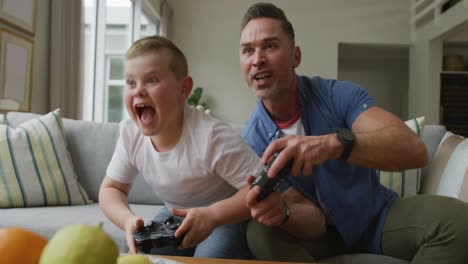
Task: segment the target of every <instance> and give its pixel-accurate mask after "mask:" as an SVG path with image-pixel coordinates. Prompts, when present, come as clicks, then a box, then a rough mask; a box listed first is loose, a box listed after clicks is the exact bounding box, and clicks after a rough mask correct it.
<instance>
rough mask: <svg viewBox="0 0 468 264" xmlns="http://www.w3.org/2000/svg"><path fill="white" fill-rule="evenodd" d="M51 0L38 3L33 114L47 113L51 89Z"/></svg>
mask: <svg viewBox="0 0 468 264" xmlns="http://www.w3.org/2000/svg"><path fill="white" fill-rule="evenodd" d="M49 8H50V0H41V1H38V2H37V3H36V34H35V36H34V62H33V63H34V64H33V78H32V91H31V112H33V113H47V112H48V111H49V109H47V108H48V105H49V102H48V100H49V99H48V89H49V70H48V69H49V14H50V11H49Z"/></svg>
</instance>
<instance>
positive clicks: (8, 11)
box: [0, 0, 37, 36]
mask: <svg viewBox="0 0 468 264" xmlns="http://www.w3.org/2000/svg"><path fill="white" fill-rule="evenodd" d="M36 1H37V0H0V21H1V22H3V23H4V24H7V25H9V26H11V27H12V28H14V29H16V30H18V31H21V32H23V33H26V34H29V35H31V36H34V33H35V28H36V5H37V2H36Z"/></svg>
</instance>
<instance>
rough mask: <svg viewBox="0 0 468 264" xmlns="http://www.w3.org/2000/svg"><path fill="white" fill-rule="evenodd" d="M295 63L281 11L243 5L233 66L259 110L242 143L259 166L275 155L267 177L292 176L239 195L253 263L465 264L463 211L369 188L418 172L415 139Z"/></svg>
mask: <svg viewBox="0 0 468 264" xmlns="http://www.w3.org/2000/svg"><path fill="white" fill-rule="evenodd" d="M300 62H301V51H300V49H299V47H297V46H296V45H295V41H294V30H293V27H292V25H291V23H290V22H289V21H288V19H287V18H286V16H285V14H284V12H283V11H282V10H281V9H279V8H278V7H276V6H274V5H272V4H267V3H256V4H254V5H253V6H251V7H250V8H249V9H248V11H247V13H246V14H245V16H244V18H243V21H242V26H241V36H240V64H241V69H242V73H243V76H244V78H245V80H246V82H247V84H248V85H249V87H250V88H251V89H252V90H253V92H254V93H255V94H256V96H257V97H258V99H259V102H258V106H257V108H256V109H255V111H254V112H253V113H252V115H251V117H250V119H249V121H248V122H247V125H246V127H245V129H244V131H243V132H242V137H243V138H244V140H245V141H246V142H247V143H248V144H249V145H250V146H251V147H252V148H253V150H254V151H255V152H256V153H257V154H258V155H259V156H262V162H263V163H266V162H267V161H268V160H269V158H270V157H271V156H272V155H273V154H274V153H275V152H277V151H280V150H281V152H280V154H279V156H278V157H277V159H276V160H275V162H274V163H273V165H272V167H271V168H270V170H269V173H268V174H269V177H274V176H275V175H276V173H277V172H278V171H279V170H280V169H281V168H282V167H283V166H284V165H285V164H286V163H287V162H288V161H289V160H290V159H293V165H292V169H291V174H292V175H294V176H291V175H288V177H287V178H286V181H285V182H283V185H282V186H281V190H282V192H281V194H280V193H279V192H274V193H272V194H271V195H269V196H267V198H265V199H264V200H261V201H257V199H256V198H257V196H258V194H259V193H260V189H259V187H255V188H253V189H252V190H250V192H249V193H248V194H247V196H246V200H247V204H248V206H249V208H250V209H251V215H252V217H253V218H254V219H255V221H251V222H250V224H249V228H248V240H249V246H250V248H251V250H252V251H253V253H254V254H255V255H256V257H257V258H261V259H272V260H287V261H314V260H315V259H320V258H324V257H329V256H334V255H338V254H343V253H349V252H370V253H376V254H384V255H388V256H392V257H397V258H401V259H406V260H409V261H413V262H412V263H441V262H443V263H468V253H467V252H468V251H467V250H466V249H465V245H466V243H467V242H468V239H467V237H468V228H467V226H468V225H466V222H467V221H468V208H467V206H466V204H464V203H463V202H460V201H458V200H456V199H453V198H447V197H439V196H422V195H421V196H415V197H411V198H407V199H398V198H397V196H396V194H395V193H394V192H393V191H391V190H388V189H386V188H385V187H383V186H382V185H380V183H379V180H378V177H377V174H376V169H379V170H392V171H402V170H406V169H410V168H416V167H423V166H425V165H426V164H427V162H428V158H427V150H426V148H425V145H424V143H423V142H422V141H421V140H420V139H419V137H418V136H417V135H416V134H415V133H413V132H412V131H411V130H410V129H409V128H408V127H407V126H406V125H405V124H404V123H403V122H402V121H401V120H400V119H399V118H397V117H396V116H394V115H393V114H391V113H389V112H387V111H385V110H384V109H382V108H380V107H378V106H377V105H376V103H375V101H373V100H372V98H370V96H369V95H368V93H367V92H366V91H365V90H364V89H362V88H361V87H359V86H357V85H355V84H352V83H348V82H342V81H337V80H326V79H322V78H320V77H313V78H311V77H307V76H297V75H296V73H295V68H296V67H298V66H299V64H300ZM252 180H253V179H252V178H250V179H249V182H252Z"/></svg>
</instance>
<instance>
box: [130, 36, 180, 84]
mask: <svg viewBox="0 0 468 264" xmlns="http://www.w3.org/2000/svg"><path fill="white" fill-rule="evenodd" d="M163 50H167V51H169V53H170V54H171V55H172V56H171V57H172V58H171V62H170V65H169V68H170V69H171V71H172V72H173V73H174V74H175V76H176V78H177V79H178V80H181V79H182V78H184V77H185V76H187V74H188V66H187V59H186V58H185V55H184V54H183V53H182V51H181V50H180V49H179V48H178V47H177V46H176V45H175V44H174V43H172V41H170V40H169V39H167V38H165V37H162V36H156V35H155V36H148V37H144V38H141V39H139V40H137V41H135V42H133V44H132V46H131V47H130V48H129V49H128V50H127V52H126V53H125V58H126V59H127V60H128V59H132V58H135V57H138V56H141V55H144V54H146V53H148V52H152V51H163Z"/></svg>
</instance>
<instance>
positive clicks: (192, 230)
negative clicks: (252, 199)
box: [170, 186, 250, 248]
mask: <svg viewBox="0 0 468 264" xmlns="http://www.w3.org/2000/svg"><path fill="white" fill-rule="evenodd" d="M248 191H249V186H245V187H243V188H241V189H239V191H237V193H235V194H234V195H233V196H231V197H229V198H226V199H224V200H221V201H218V202H216V203H213V204H211V205H210V206H208V207H197V208H190V209H174V208H171V209H170V210H171V212H172V213H173V214H174V215H177V216H180V217H185V219H184V221H183V222H182V224H181V226H180V227H179V228H178V229H177V231H176V234H175V236H176V237H179V236H181V235H182V234H184V233H186V235H185V238H184V240H183V242H182V244H181V245H180V246H181V247H182V248H187V247H193V246H196V245H197V244H198V243H200V242H201V241H203V240H204V239H206V238H207V237H208V236H209V235H210V234H211V232H213V229H214V228H216V227H218V226H220V225H225V224H231V223H237V222H239V221H242V220H245V219H247V218H249V217H250V210H249V209H248V208H247V206H246V204H245V195H246V194H247V192H248Z"/></svg>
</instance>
